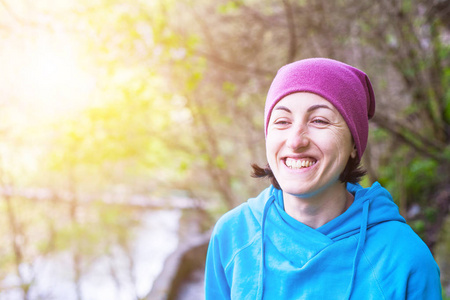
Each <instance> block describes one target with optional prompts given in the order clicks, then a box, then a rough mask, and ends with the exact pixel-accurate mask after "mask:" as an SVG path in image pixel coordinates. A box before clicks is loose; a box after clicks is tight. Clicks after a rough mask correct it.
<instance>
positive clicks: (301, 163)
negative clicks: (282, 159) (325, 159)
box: [286, 158, 317, 169]
mask: <svg viewBox="0 0 450 300" xmlns="http://www.w3.org/2000/svg"><path fill="white" fill-rule="evenodd" d="M316 162H317V161H316V160H312V159H293V158H286V166H288V167H289V168H291V169H301V168H308V167H311V166H313V165H315V164H316Z"/></svg>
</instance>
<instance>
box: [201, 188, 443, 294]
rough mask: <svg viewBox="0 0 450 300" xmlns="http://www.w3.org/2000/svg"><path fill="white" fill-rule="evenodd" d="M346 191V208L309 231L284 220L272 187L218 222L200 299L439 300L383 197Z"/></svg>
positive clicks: (434, 277)
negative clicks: (348, 203)
mask: <svg viewBox="0 0 450 300" xmlns="http://www.w3.org/2000/svg"><path fill="white" fill-rule="evenodd" d="M347 189H348V190H349V191H350V192H351V193H352V194H353V195H354V196H355V200H354V203H353V204H352V205H351V206H350V208H348V209H347V211H345V212H344V213H343V214H342V215H340V216H338V217H337V218H335V219H333V220H331V221H330V222H328V223H326V224H325V225H323V226H322V227H320V228H317V229H312V228H310V227H308V226H306V225H304V224H302V223H301V222H298V221H297V220H295V219H293V218H292V217H290V216H289V215H288V214H287V213H286V212H285V211H284V206H283V195H282V191H280V190H277V189H275V188H274V187H273V186H271V187H269V188H267V189H265V190H264V191H263V192H262V193H261V194H260V195H259V196H258V197H257V198H252V199H249V200H248V201H247V202H246V203H244V204H241V205H240V206H238V207H237V208H235V209H233V210H231V211H229V212H228V213H226V214H225V215H224V216H222V218H221V219H220V220H219V221H218V222H217V224H216V226H215V228H214V230H213V233H212V237H211V241H210V245H209V249H208V255H207V260H206V275H205V290H206V299H207V300H221V299H236V300H242V299H277V300H281V299H296V300H298V299H358V300H360V299H373V300H380V299H386V300H387V299H389V300H390V299H408V300H412V299H417V300H419V299H420V300H423V299H427V300H438V299H442V296H441V295H442V294H441V285H440V279H439V268H438V266H437V264H436V262H435V261H434V259H433V256H432V255H431V253H430V251H429V249H428V247H427V246H426V245H425V244H424V243H423V242H422V240H421V239H420V238H419V237H418V236H417V235H416V234H415V233H414V231H413V230H412V229H411V228H410V227H409V226H408V225H407V224H406V223H405V220H404V219H403V218H402V217H401V216H400V214H399V212H398V207H397V206H396V205H395V203H394V202H393V201H392V198H391V195H390V194H389V192H388V191H387V190H386V189H384V188H383V187H381V186H380V184H378V183H375V184H374V185H373V186H372V187H370V188H366V189H364V188H362V187H361V186H360V185H354V184H348V185H347Z"/></svg>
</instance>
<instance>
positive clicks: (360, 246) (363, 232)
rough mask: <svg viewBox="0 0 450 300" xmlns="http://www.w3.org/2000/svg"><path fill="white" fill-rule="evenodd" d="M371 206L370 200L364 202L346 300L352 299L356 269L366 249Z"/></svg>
mask: <svg viewBox="0 0 450 300" xmlns="http://www.w3.org/2000/svg"><path fill="white" fill-rule="evenodd" d="M369 204H370V200H367V201H365V202H364V205H363V213H362V221H361V227H360V230H359V241H358V246H357V247H356V252H355V257H354V258H353V269H352V278H351V281H350V285H349V287H348V290H347V295H346V297H345V298H344V299H350V296H351V294H352V290H353V285H354V283H355V277H356V267H357V265H358V262H359V259H360V257H361V253H362V251H363V249H364V244H365V242H366V233H367V224H368V222H369Z"/></svg>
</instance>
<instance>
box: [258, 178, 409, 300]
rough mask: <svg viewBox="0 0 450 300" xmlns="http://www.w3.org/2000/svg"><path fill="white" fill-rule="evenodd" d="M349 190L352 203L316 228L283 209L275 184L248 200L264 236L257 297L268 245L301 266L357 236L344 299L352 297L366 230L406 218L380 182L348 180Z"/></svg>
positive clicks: (259, 291) (260, 293)
mask: <svg viewBox="0 0 450 300" xmlns="http://www.w3.org/2000/svg"><path fill="white" fill-rule="evenodd" d="M347 190H348V191H349V192H350V193H351V194H353V195H354V202H353V203H352V205H351V206H350V207H349V208H348V209H347V210H346V211H345V212H344V213H343V214H341V215H340V216H338V217H336V218H335V219H333V220H331V221H329V222H328V223H326V224H324V225H323V226H321V227H319V228H317V229H313V228H311V227H309V226H307V225H304V224H303V223H301V222H298V221H297V220H295V219H293V218H292V217H291V216H289V215H288V214H287V213H286V212H285V211H284V205H283V192H282V191H281V190H278V189H275V188H274V187H273V186H272V187H270V188H268V189H266V190H265V191H264V192H263V193H262V194H261V195H260V196H259V197H258V198H254V199H250V200H249V207H250V209H251V211H252V213H253V215H254V217H255V218H256V219H257V220H258V222H259V224H260V226H261V235H262V238H261V265H260V286H259V290H258V297H257V299H262V298H263V296H264V282H265V277H266V266H265V264H266V261H267V259H266V248H267V247H272V249H273V248H275V249H274V250H275V251H277V252H278V253H279V254H280V255H281V256H284V257H286V259H288V260H289V261H291V263H292V264H293V265H295V266H296V267H298V268H302V267H303V266H304V265H306V264H307V263H308V262H309V261H310V260H311V259H313V258H314V257H315V256H316V255H317V254H318V253H320V252H321V251H322V250H323V249H325V248H327V247H328V246H330V245H332V244H333V243H335V242H337V241H339V240H342V239H345V238H348V237H351V236H357V239H358V242H357V246H356V248H355V249H354V250H353V253H348V254H349V255H352V256H353V264H352V271H351V276H350V277H349V278H348V288H347V293H346V297H345V298H344V299H349V298H350V296H351V293H352V289H353V283H354V280H355V276H356V269H357V266H358V262H359V260H360V257H361V253H362V251H363V249H364V244H365V241H366V233H367V230H368V229H369V228H371V227H373V226H376V225H378V224H380V223H383V222H388V221H399V222H403V223H405V219H404V218H403V217H402V216H401V215H400V214H399V211H398V207H397V205H396V204H395V203H394V202H393V200H392V197H391V195H390V194H389V192H388V191H387V190H386V189H384V188H383V187H381V185H380V184H379V183H375V184H373V186H372V187H370V188H363V187H362V186H361V185H359V184H350V183H349V184H348V185H347ZM286 241H292V242H290V243H286ZM268 242H269V243H268ZM271 252H273V250H271Z"/></svg>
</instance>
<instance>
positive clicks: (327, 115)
mask: <svg viewBox="0 0 450 300" xmlns="http://www.w3.org/2000/svg"><path fill="white" fill-rule="evenodd" d="M266 154H267V160H268V162H269V165H270V168H271V169H272V171H273V174H274V175H275V178H276V179H277V181H278V183H279V184H280V187H281V189H282V190H283V192H285V193H288V194H291V195H295V196H297V197H302V198H304V197H311V196H315V195H318V194H320V193H321V192H323V191H325V190H327V189H329V188H331V187H333V186H336V185H339V184H340V181H339V176H340V174H341V173H342V172H343V170H344V168H345V166H346V164H347V161H348V159H349V157H350V156H352V157H356V154H357V153H356V149H354V144H353V141H352V136H351V133H350V130H349V129H348V127H347V124H346V123H345V121H344V119H343V118H342V116H341V115H340V113H339V112H338V111H337V110H336V108H335V107H334V106H333V105H332V104H331V103H330V102H328V101H327V100H325V99H324V98H322V97H320V96H318V95H316V94H311V93H295V94H290V95H288V96H286V97H285V98H283V99H282V100H280V101H279V102H278V103H277V104H276V106H275V107H274V109H273V110H272V114H271V116H270V120H269V124H268V128H267V137H266Z"/></svg>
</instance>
